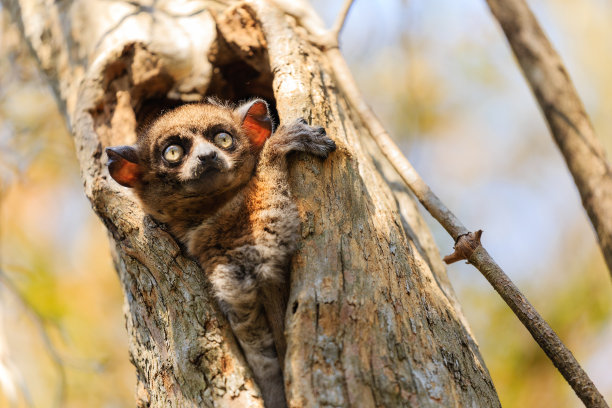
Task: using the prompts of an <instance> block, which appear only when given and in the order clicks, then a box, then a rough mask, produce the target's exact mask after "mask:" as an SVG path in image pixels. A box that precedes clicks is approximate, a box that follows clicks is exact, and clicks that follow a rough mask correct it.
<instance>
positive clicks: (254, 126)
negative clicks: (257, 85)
mask: <svg viewBox="0 0 612 408" xmlns="http://www.w3.org/2000/svg"><path fill="white" fill-rule="evenodd" d="M236 112H237V113H238V115H239V116H240V118H241V120H242V129H243V130H244V131H245V133H246V134H247V136H248V137H249V139H250V140H251V143H253V145H254V146H256V147H262V146H263V144H264V143H265V142H266V139H267V138H268V137H270V135H271V134H272V118H270V112H269V110H268V104H267V103H266V102H265V101H264V100H262V99H254V100H252V101H249V102H247V103H245V104H243V105H241V106H239V107H238V108H237V109H236Z"/></svg>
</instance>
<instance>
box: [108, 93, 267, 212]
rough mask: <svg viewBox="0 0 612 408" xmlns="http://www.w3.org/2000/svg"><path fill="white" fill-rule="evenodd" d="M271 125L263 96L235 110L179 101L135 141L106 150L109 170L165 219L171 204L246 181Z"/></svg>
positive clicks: (208, 197)
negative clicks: (184, 103) (133, 143)
mask: <svg viewBox="0 0 612 408" xmlns="http://www.w3.org/2000/svg"><path fill="white" fill-rule="evenodd" d="M272 127H273V126H272V120H271V118H270V114H269V110H268V105H267V104H266V102H264V101H263V100H261V99H256V100H252V101H249V102H247V103H245V104H243V105H241V106H239V107H237V108H232V107H229V106H226V105H223V104H220V103H207V104H190V105H183V106H181V107H178V108H176V109H174V110H172V111H170V112H167V113H165V114H164V115H162V116H160V117H159V118H158V119H157V120H155V121H154V122H153V123H152V125H151V126H150V127H149V128H148V130H147V131H146V132H144V133H143V134H142V135H140V136H139V138H138V141H137V142H136V144H135V145H133V146H114V147H108V148H106V153H107V155H108V159H109V160H108V168H109V173H110V175H111V176H112V177H113V179H115V180H116V181H117V182H118V183H119V184H121V185H122V186H125V187H130V188H133V189H134V190H135V192H136V194H137V196H138V197H139V198H140V200H141V201H142V203H143V204H144V207H145V210H146V211H147V212H149V213H151V214H152V215H154V216H157V217H158V218H161V220H162V221H165V220H164V219H163V218H165V217H163V215H164V214H166V213H167V212H168V211H167V210H168V209H169V208H170V207H169V206H172V205H177V204H179V203H181V202H193V201H194V200H195V201H197V200H199V199H204V200H206V201H209V202H210V200H213V199H214V198H215V197H218V196H221V195H223V194H224V193H228V192H231V191H232V190H235V189H237V188H239V187H240V186H242V185H244V184H245V183H246V182H247V181H248V180H249V179H250V178H251V176H252V175H253V171H254V169H255V166H256V164H257V159H258V157H259V152H260V151H261V149H262V147H263V145H264V143H265V141H266V139H267V138H268V137H269V136H270V135H271V134H272V130H273V129H272Z"/></svg>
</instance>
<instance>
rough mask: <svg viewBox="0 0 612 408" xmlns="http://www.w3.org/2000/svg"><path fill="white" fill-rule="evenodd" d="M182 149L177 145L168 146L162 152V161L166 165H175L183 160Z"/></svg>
mask: <svg viewBox="0 0 612 408" xmlns="http://www.w3.org/2000/svg"><path fill="white" fill-rule="evenodd" d="M183 154H184V151H183V148H182V147H181V146H179V145H170V146H168V147H166V149H165V150H164V159H166V161H167V162H168V163H177V162H178V161H179V160H181V159H182V158H183Z"/></svg>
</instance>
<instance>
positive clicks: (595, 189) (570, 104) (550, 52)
mask: <svg viewBox="0 0 612 408" xmlns="http://www.w3.org/2000/svg"><path fill="white" fill-rule="evenodd" d="M487 3H488V4H489V8H490V9H491V12H492V13H493V16H494V17H495V18H496V19H497V21H498V22H499V24H500V25H501V27H502V29H503V31H504V33H505V35H506V37H507V39H508V42H509V43H510V46H511V47H512V51H513V52H514V55H515V56H516V59H517V61H518V63H519V65H520V67H521V69H522V70H523V73H524V75H525V79H526V80H527V82H528V84H529V86H530V87H531V90H532V91H533V94H534V95H535V97H536V99H537V101H538V103H539V105H540V108H541V109H542V112H543V113H544V116H545V118H546V121H547V123H548V127H549V129H550V132H551V134H552V136H553V138H554V139H555V142H556V143H557V145H558V146H559V149H560V150H561V153H562V154H563V157H564V158H565V161H566V163H567V166H568V168H569V170H570V172H571V173H572V177H573V178H574V182H575V183H576V187H577V188H578V191H579V192H580V196H581V198H582V205H583V206H584V208H585V210H586V212H587V214H588V215H589V218H590V220H591V223H592V224H593V227H594V228H595V231H596V232H597V237H598V240H599V245H600V247H601V250H602V252H603V255H604V258H605V260H606V264H607V265H608V270H609V271H610V273H612V215H611V214H612V167H611V166H610V163H609V161H608V159H607V158H606V152H605V149H604V148H603V145H602V143H601V141H600V140H599V139H598V138H597V135H596V134H595V130H594V129H593V125H592V124H591V121H590V119H589V117H588V115H587V113H586V111H585V109H584V106H583V104H582V101H581V100H580V97H579V96H578V93H577V92H576V89H575V88H574V85H573V84H572V80H571V79H570V77H569V74H568V73H567V70H566V69H565V67H564V65H563V62H562V61H561V57H559V54H558V53H557V52H556V51H555V49H554V48H553V46H552V45H551V43H550V41H549V40H548V38H547V37H546V34H545V33H544V32H543V30H542V28H541V27H540V24H539V23H538V20H537V19H536V18H535V16H534V15H533V13H532V12H531V10H530V9H529V6H528V5H527V3H525V1H524V0H487Z"/></svg>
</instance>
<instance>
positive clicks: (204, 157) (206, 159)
mask: <svg viewBox="0 0 612 408" xmlns="http://www.w3.org/2000/svg"><path fill="white" fill-rule="evenodd" d="M216 158H217V152H215V151H214V150H213V151H211V152H206V153H204V154H202V153H200V154H199V155H198V159H199V160H200V161H201V162H202V163H210V162H211V161H213V160H215V159H216Z"/></svg>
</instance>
